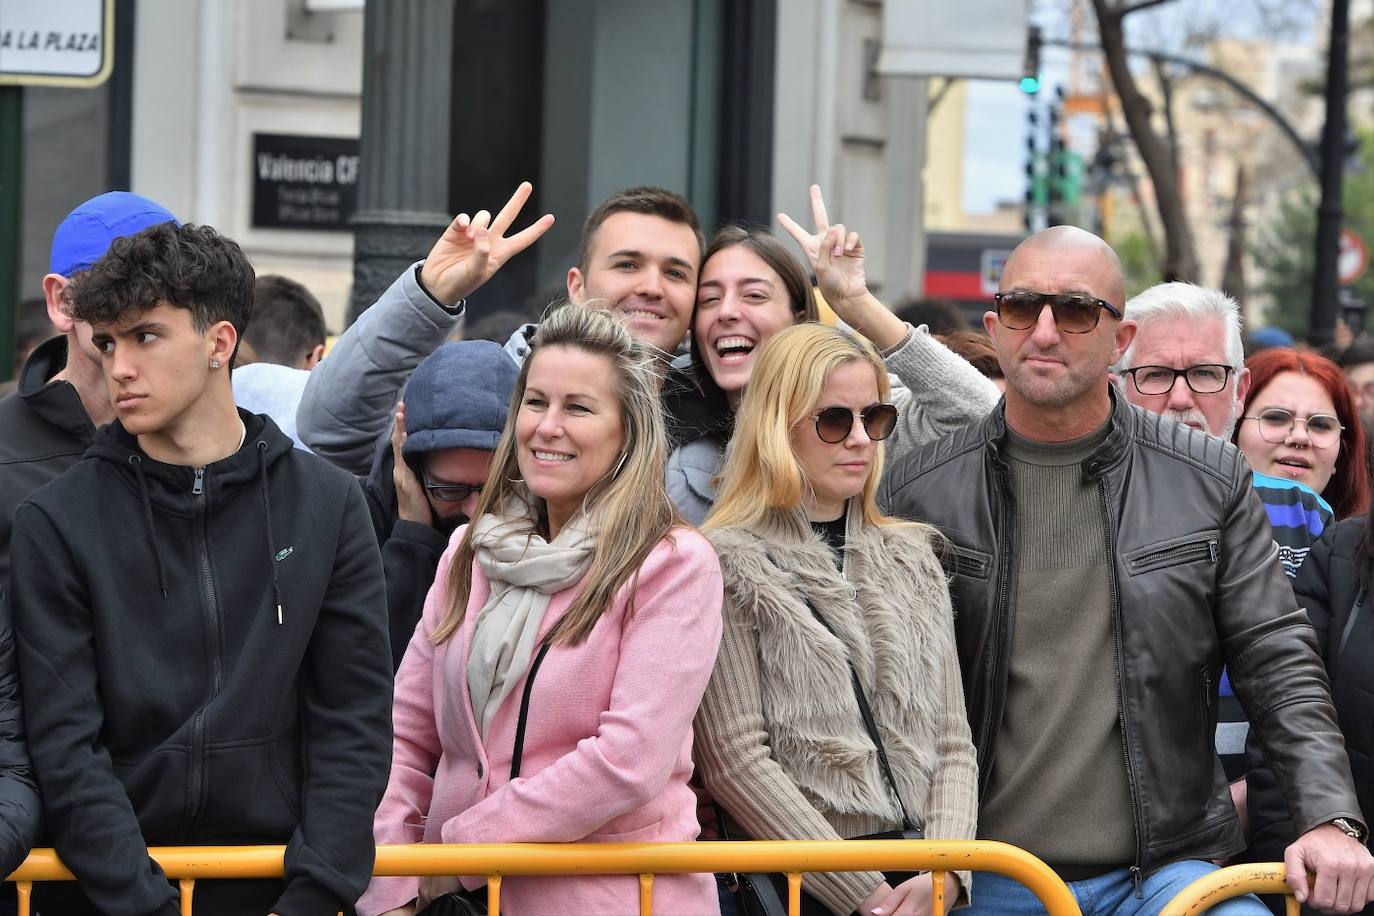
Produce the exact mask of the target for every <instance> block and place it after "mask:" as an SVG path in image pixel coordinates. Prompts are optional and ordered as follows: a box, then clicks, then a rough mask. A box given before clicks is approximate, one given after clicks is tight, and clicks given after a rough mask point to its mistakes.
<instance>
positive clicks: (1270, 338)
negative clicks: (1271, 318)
mask: <svg viewBox="0 0 1374 916" xmlns="http://www.w3.org/2000/svg"><path fill="white" fill-rule="evenodd" d="M1250 343H1251V344H1252V345H1253V346H1255V347H1260V348H1268V347H1291V346H1293V335H1292V334H1289V333H1288V332H1287V331H1285V330H1284V329H1283V328H1260V329H1258V330H1256V331H1253V332H1251V334H1250Z"/></svg>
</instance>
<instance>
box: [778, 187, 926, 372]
mask: <svg viewBox="0 0 1374 916" xmlns="http://www.w3.org/2000/svg"><path fill="white" fill-rule="evenodd" d="M811 217H812V219H813V220H814V221H815V223H816V231H815V232H814V233H811V232H807V231H806V230H805V229H803V228H802V227H801V226H800V225H799V224H798V223H797V221H796V220H794V219H792V217H790V216H788V215H787V214H786V213H779V214H778V222H779V223H781V224H782V227H783V228H784V229H786V230H787V232H788V234H789V235H791V236H792V238H794V239H796V240H797V244H798V245H800V246H801V250H802V252H803V253H804V254H805V255H806V260H807V262H808V263H809V264H810V265H811V272H812V273H813V274H815V275H816V285H817V286H818V287H819V288H820V291H821V295H822V296H824V297H825V301H826V303H827V304H828V305H829V306H830V307H831V308H832V309H834V310H835V314H836V315H838V316H839V317H840V320H841V321H843V322H844V323H845V324H847V325H849V326H850V327H851V328H853V329H854V330H856V331H858V332H859V333H861V334H863V335H864V336H865V337H867V338H868V339H869V340H871V341H872V342H873V344H874V345H875V346H877V347H878V348H879V349H880V350H886V349H888V348H890V347H894V346H896V345H897V344H899V343H901V342H902V340H903V339H904V338H905V337H906V333H907V328H906V325H905V324H904V323H903V322H902V321H900V320H899V319H898V318H897V316H896V315H893V314H892V313H891V312H890V311H888V310H887V307H886V306H884V305H883V304H882V303H881V302H879V301H878V300H877V299H875V298H874V297H873V294H872V293H870V292H869V291H868V280H867V278H866V277H865V276H864V243H863V240H862V239H860V238H859V233H857V232H848V231H846V230H845V227H844V225H843V224H842V223H835V224H834V225H831V223H830V216H829V214H828V213H826V210H825V198H824V196H822V194H821V188H820V185H814V184H813V185H812V186H811Z"/></svg>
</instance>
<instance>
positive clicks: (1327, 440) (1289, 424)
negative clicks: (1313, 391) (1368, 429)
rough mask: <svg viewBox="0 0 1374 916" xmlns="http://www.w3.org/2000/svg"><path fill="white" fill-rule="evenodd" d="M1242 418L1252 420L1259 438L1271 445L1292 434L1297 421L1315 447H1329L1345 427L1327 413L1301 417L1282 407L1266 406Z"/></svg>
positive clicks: (1338, 437) (1334, 442)
mask: <svg viewBox="0 0 1374 916" xmlns="http://www.w3.org/2000/svg"><path fill="white" fill-rule="evenodd" d="M1243 419H1246V420H1254V421H1255V423H1256V424H1257V425H1258V426H1259V434H1260V438H1261V439H1263V440H1264V441H1265V442H1269V443H1271V444H1273V445H1278V444H1279V443H1281V442H1283V441H1285V440H1286V439H1287V438H1288V437H1289V436H1290V435H1292V433H1293V427H1294V426H1296V425H1297V424H1298V423H1299V422H1301V423H1302V425H1303V426H1304V427H1305V428H1306V429H1307V439H1308V441H1309V442H1311V443H1312V444H1313V445H1315V446H1316V447H1317V448H1330V447H1331V446H1333V445H1335V444H1336V442H1337V441H1339V440H1340V438H1341V430H1343V429H1345V427H1344V426H1342V425H1341V421H1340V420H1339V419H1337V418H1336V417H1333V416H1331V414H1329V413H1314V414H1312V416H1310V417H1308V418H1306V419H1303V418H1302V417H1300V416H1298V415H1297V414H1295V413H1293V411H1291V410H1285V409H1284V408H1282V407H1267V408H1265V409H1264V410H1261V411H1260V412H1259V415H1258V416H1254V417H1244V418H1243Z"/></svg>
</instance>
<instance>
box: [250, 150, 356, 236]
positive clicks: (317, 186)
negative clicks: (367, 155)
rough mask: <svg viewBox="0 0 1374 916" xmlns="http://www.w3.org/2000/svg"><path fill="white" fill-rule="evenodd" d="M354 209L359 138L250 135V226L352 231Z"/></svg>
mask: <svg viewBox="0 0 1374 916" xmlns="http://www.w3.org/2000/svg"><path fill="white" fill-rule="evenodd" d="M356 209H358V139H357V138H356V137H303V136H294V135H290V134H254V135H253V225H254V226H256V227H259V228H263V229H314V230H325V231H335V232H347V231H350V227H349V225H348V219H349V217H351V216H352V215H353V211H354V210H356Z"/></svg>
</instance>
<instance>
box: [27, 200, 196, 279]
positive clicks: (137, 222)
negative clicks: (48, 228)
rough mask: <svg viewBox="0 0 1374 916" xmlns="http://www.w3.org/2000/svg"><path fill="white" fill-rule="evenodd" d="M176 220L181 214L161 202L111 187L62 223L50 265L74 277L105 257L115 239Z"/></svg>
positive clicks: (54, 239) (53, 269) (66, 275)
mask: <svg viewBox="0 0 1374 916" xmlns="http://www.w3.org/2000/svg"><path fill="white" fill-rule="evenodd" d="M176 222H177V218H176V217H175V216H173V215H172V214H171V213H169V212H168V211H167V208H165V207H163V206H162V205H161V204H156V203H153V202H152V201H151V200H149V199H148V198H146V197H143V196H141V195H139V194H134V193H131V192H129V191H110V192H108V193H106V194H101V195H100V196H99V197H92V198H91V199H90V200H88V201H86V202H85V203H84V204H82V205H81V206H79V207H77V208H76V209H75V210H73V211H72V212H71V213H69V214H67V218H66V219H64V220H63V221H62V222H61V223H60V224H58V227H57V231H56V232H54V233H53V237H52V256H51V258H50V259H49V267H48V269H49V271H50V272H51V273H55V274H61V275H62V276H64V277H70V276H72V275H73V274H75V273H79V272H80V271H83V270H86V269H88V268H89V267H90V266H91V265H93V264H94V263H95V262H96V261H99V260H100V259H101V258H103V257H104V256H105V252H107V251H109V250H110V243H111V242H113V241H114V240H115V239H117V238H123V237H124V236H126V235H134V234H136V233H139V232H142V231H143V230H144V229H147V228H148V227H149V226H157V225H161V224H162V223H176ZM177 224H178V225H180V223H177Z"/></svg>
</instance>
